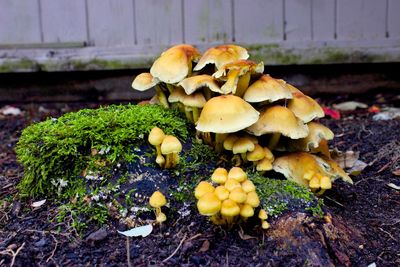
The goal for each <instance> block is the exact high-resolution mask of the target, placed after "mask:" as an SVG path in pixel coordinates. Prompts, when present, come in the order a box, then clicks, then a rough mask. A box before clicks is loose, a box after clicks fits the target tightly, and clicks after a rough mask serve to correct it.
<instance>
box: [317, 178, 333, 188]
mask: <svg viewBox="0 0 400 267" xmlns="http://www.w3.org/2000/svg"><path fill="white" fill-rule="evenodd" d="M319 182H320V184H321V189H331V188H332V181H331V179H330V178H329V177H328V176H322V177H321V180H320V181H319Z"/></svg>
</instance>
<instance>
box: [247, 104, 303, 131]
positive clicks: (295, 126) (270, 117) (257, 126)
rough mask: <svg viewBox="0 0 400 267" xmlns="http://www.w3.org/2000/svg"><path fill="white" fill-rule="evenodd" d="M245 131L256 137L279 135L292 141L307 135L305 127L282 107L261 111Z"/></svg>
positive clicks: (290, 112)
mask: <svg viewBox="0 0 400 267" xmlns="http://www.w3.org/2000/svg"><path fill="white" fill-rule="evenodd" d="M246 131H247V132H249V133H251V134H253V135H256V136H260V135H263V134H267V133H281V134H282V135H284V136H287V137H290V138H292V139H298V138H303V137H306V136H307V134H308V128H307V125H306V124H304V123H303V122H302V121H301V120H299V119H298V118H296V116H295V115H294V114H293V112H292V111H290V110H289V109H288V108H285V107H282V106H272V107H268V108H266V109H264V110H263V111H261V115H260V118H259V119H258V121H257V122H256V123H254V124H253V125H251V126H250V127H248V128H247V129H246Z"/></svg>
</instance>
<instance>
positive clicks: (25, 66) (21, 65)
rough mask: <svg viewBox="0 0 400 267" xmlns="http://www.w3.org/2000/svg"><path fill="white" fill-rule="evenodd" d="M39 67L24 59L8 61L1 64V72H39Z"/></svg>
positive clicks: (33, 62) (35, 63)
mask: <svg viewBox="0 0 400 267" xmlns="http://www.w3.org/2000/svg"><path fill="white" fill-rule="evenodd" d="M38 70H39V65H38V63H37V62H35V61H33V60H30V59H27V58H22V59H20V60H6V61H4V62H2V63H0V72H15V71H38Z"/></svg>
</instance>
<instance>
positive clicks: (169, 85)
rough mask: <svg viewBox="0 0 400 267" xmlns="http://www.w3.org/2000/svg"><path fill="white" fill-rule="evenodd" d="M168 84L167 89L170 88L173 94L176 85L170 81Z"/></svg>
mask: <svg viewBox="0 0 400 267" xmlns="http://www.w3.org/2000/svg"><path fill="white" fill-rule="evenodd" d="M166 85H167V89H168V91H169V93H170V94H171V93H172V92H173V91H174V90H175V86H173V85H172V84H170V83H167V84H166Z"/></svg>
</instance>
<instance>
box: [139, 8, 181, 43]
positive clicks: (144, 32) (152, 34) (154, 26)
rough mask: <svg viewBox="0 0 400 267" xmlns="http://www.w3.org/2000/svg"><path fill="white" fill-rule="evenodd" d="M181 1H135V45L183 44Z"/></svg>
mask: <svg viewBox="0 0 400 267" xmlns="http://www.w3.org/2000/svg"><path fill="white" fill-rule="evenodd" d="M182 6H183V4H182V1H180V0H162V1H160V0H135V17H136V25H137V27H136V33H137V43H138V44H142V45H169V44H176V43H182V42H183V19H182Z"/></svg>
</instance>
